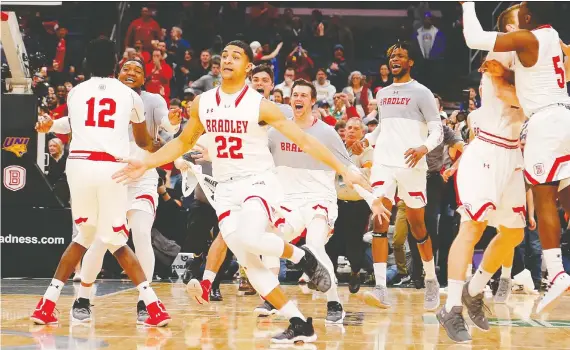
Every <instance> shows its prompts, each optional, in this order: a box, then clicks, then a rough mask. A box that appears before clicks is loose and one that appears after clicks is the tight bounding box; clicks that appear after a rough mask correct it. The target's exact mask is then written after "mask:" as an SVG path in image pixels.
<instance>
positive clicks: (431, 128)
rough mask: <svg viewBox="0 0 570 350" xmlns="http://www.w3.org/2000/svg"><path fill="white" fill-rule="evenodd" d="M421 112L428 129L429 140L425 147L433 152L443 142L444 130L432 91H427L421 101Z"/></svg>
mask: <svg viewBox="0 0 570 350" xmlns="http://www.w3.org/2000/svg"><path fill="white" fill-rule="evenodd" d="M419 107H420V112H421V113H422V114H423V116H424V118H425V120H426V122H427V127H428V138H427V140H426V141H425V142H424V146H426V148H427V149H428V152H431V150H433V149H434V148H436V147H437V146H439V144H440V143H441V142H442V141H443V128H442V124H441V119H440V117H439V112H438V110H437V106H436V104H435V99H434V98H433V94H432V93H431V91H429V90H427V89H426V91H425V93H424V96H423V98H421V99H420V101H419Z"/></svg>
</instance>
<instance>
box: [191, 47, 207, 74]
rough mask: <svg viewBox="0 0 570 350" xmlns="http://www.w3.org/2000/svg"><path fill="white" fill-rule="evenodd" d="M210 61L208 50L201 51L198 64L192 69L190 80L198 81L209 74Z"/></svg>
mask: <svg viewBox="0 0 570 350" xmlns="http://www.w3.org/2000/svg"><path fill="white" fill-rule="evenodd" d="M211 60H212V54H210V50H207V49H206V50H202V52H200V64H198V65H197V66H195V67H194V69H193V70H192V71H191V75H190V80H191V81H196V80H198V79H200V78H201V77H202V76H204V75H207V74H208V73H210V63H211Z"/></svg>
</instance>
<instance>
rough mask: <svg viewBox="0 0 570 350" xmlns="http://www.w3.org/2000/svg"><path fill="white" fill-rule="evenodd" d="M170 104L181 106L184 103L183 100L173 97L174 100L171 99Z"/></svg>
mask: <svg viewBox="0 0 570 350" xmlns="http://www.w3.org/2000/svg"><path fill="white" fill-rule="evenodd" d="M170 105H171V106H178V107H180V106H181V105H182V102H180V99H177V98H173V99H172V100H170Z"/></svg>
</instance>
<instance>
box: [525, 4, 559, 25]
mask: <svg viewBox="0 0 570 350" xmlns="http://www.w3.org/2000/svg"><path fill="white" fill-rule="evenodd" d="M526 7H527V8H528V10H529V12H530V14H531V20H532V22H534V23H535V24H550V23H551V22H552V20H553V16H555V15H556V14H557V12H556V9H555V7H554V2H552V1H526Z"/></svg>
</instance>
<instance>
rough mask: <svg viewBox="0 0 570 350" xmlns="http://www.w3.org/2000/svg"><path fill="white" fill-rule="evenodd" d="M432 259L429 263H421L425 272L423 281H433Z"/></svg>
mask: <svg viewBox="0 0 570 350" xmlns="http://www.w3.org/2000/svg"><path fill="white" fill-rule="evenodd" d="M434 260H435V259H434V258H432V259H431V260H430V261H423V263H424V271H425V272H426V276H425V279H426V280H433V279H435V263H434Z"/></svg>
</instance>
